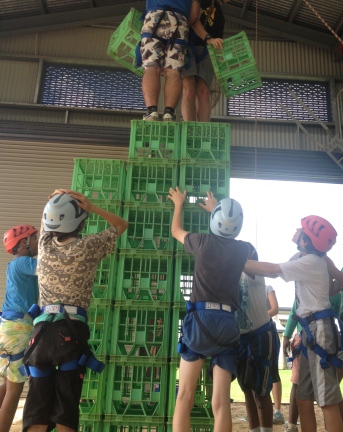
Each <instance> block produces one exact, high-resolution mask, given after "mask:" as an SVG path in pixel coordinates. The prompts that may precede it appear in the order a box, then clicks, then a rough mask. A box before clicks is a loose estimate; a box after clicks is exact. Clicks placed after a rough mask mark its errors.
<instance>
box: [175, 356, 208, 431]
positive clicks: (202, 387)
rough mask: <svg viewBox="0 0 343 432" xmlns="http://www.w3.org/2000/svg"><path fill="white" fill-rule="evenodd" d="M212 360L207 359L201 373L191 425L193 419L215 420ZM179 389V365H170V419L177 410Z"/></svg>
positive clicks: (176, 363)
mask: <svg viewBox="0 0 343 432" xmlns="http://www.w3.org/2000/svg"><path fill="white" fill-rule="evenodd" d="M210 364H211V360H210V359H207V360H206V361H205V364H204V366H203V368H202V371H201V373H200V376H199V379H198V382H197V386H196V390H195V396H194V406H193V409H192V411H191V424H192V425H193V424H194V423H193V419H196V418H197V419H203V420H210V419H212V418H213V411H212V404H211V400H212V391H213V381H212V379H211V378H210V376H209V374H208V369H209V367H210ZM178 387H179V363H178V362H173V361H172V362H171V363H170V373H169V398H168V412H167V415H168V417H172V416H173V414H174V410H175V401H176V396H177V390H178Z"/></svg>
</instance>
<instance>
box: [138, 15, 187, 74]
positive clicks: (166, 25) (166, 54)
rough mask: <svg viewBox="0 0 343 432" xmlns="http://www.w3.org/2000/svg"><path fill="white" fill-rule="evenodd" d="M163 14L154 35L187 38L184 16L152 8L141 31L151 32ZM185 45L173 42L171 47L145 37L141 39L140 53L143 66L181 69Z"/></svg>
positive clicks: (166, 38) (168, 37)
mask: <svg viewBox="0 0 343 432" xmlns="http://www.w3.org/2000/svg"><path fill="white" fill-rule="evenodd" d="M162 14H164V17H163V19H162V20H161V21H160V23H159V25H158V28H157V29H156V36H158V37H159V38H162V39H164V40H166V41H168V40H169V39H170V38H171V37H172V36H174V37H175V38H177V39H181V40H184V41H187V40H188V25H187V20H186V18H185V17H184V16H183V15H182V14H180V13H177V12H169V11H162V10H153V11H150V12H148V13H147V15H146V17H145V21H144V25H143V28H142V34H143V33H150V34H151V33H153V31H154V28H155V27H156V25H157V23H158V21H159V19H160V17H161V15H162ZM185 52H186V46H185V45H180V44H177V43H175V44H174V46H173V47H172V48H171V45H170V44H169V43H167V44H165V43H164V42H163V41H160V40H159V39H155V38H151V37H145V38H143V39H142V45H141V55H142V62H143V68H144V69H146V68H151V67H156V68H161V69H175V70H178V71H181V70H182V68H183V66H184V63H185Z"/></svg>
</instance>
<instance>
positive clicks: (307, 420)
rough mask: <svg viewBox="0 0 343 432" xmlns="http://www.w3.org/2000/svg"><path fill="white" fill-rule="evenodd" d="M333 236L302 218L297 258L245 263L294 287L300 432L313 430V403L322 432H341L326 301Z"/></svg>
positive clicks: (334, 339) (334, 338)
mask: <svg viewBox="0 0 343 432" xmlns="http://www.w3.org/2000/svg"><path fill="white" fill-rule="evenodd" d="M336 236H337V232H336V231H335V229H334V228H333V226H332V225H331V224H330V223H329V222H328V221H327V220H325V219H323V218H321V217H319V216H307V217H305V218H303V219H302V220H301V229H298V230H297V233H296V235H295V236H294V237H293V239H295V241H296V243H297V245H298V249H299V250H300V252H301V255H302V256H301V257H300V258H298V259H296V260H291V261H288V262H285V263H282V264H272V263H266V262H256V261H250V260H249V261H247V264H246V266H245V269H244V271H245V272H247V273H250V274H255V275H261V276H281V277H282V278H283V279H284V280H285V281H286V282H289V281H295V282H296V285H295V297H296V305H297V306H296V315H295V316H293V318H296V319H297V320H298V321H299V322H300V324H301V325H302V327H303V332H302V340H301V344H302V349H301V354H300V366H299V383H298V387H297V394H296V397H297V404H298V408H299V414H300V422H301V430H302V432H315V431H316V430H317V425H316V421H315V416H314V407H313V403H314V401H315V400H316V402H317V404H318V406H320V407H321V409H322V411H323V415H324V420H325V424H326V429H327V431H328V432H341V431H343V422H342V418H341V415H340V410H339V404H340V402H341V401H342V395H341V391H340V388H339V383H338V378H337V369H336V366H337V367H339V364H342V361H341V360H340V359H339V355H338V356H337V354H338V351H339V349H340V343H339V340H338V331H337V328H336V326H335V321H334V319H335V314H334V312H333V310H332V309H331V307H330V301H329V290H330V276H335V275H334V273H333V270H332V266H330V265H329V263H327V261H326V259H325V254H326V252H328V251H329V250H330V249H331V248H332V246H333V245H334V244H335V243H336ZM328 268H329V271H328ZM336 270H337V269H336ZM337 271H338V270H337ZM329 273H330V274H329ZM338 273H339V271H338Z"/></svg>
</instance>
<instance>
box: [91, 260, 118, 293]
mask: <svg viewBox="0 0 343 432" xmlns="http://www.w3.org/2000/svg"><path fill="white" fill-rule="evenodd" d="M118 262H119V255H118V254H117V253H112V254H110V255H107V256H106V257H105V258H103V259H102V260H101V261H100V263H99V264H98V267H97V269H96V274H95V278H94V285H93V290H92V299H93V300H103V301H105V300H106V299H109V300H112V299H114V298H115V293H116V285H117V272H118Z"/></svg>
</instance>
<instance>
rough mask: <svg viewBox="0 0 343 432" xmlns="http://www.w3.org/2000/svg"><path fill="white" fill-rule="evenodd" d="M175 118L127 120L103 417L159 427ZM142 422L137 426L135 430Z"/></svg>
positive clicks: (111, 422)
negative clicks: (124, 223) (126, 153)
mask: <svg viewBox="0 0 343 432" xmlns="http://www.w3.org/2000/svg"><path fill="white" fill-rule="evenodd" d="M179 149H180V124H179V123H171V122H165V123H163V122H144V121H132V122H131V136H130V147H129V159H128V163H127V175H126V183H125V190H124V205H123V218H124V219H126V220H127V221H128V222H129V227H128V229H127V231H125V233H123V235H122V236H121V243H120V253H119V262H118V270H117V285H116V294H115V305H114V314H113V321H112V324H111V335H112V344H111V347H110V351H109V359H110V367H109V376H108V381H107V387H106V398H105V399H106V402H105V407H104V423H105V424H106V425H107V426H106V427H108V428H109V430H111V431H112V430H118V431H119V430H122V429H120V425H125V426H126V428H127V429H125V430H132V431H136V430H142V431H143V430H144V431H149V430H151V431H156V432H157V431H160V432H162V431H163V430H164V428H165V416H166V410H167V399H168V395H169V393H168V377H169V363H170V361H169V358H170V337H171V332H170V326H171V322H172V308H171V305H172V297H173V296H172V289H173V280H172V275H173V271H174V268H173V266H174V249H175V242H174V239H173V238H172V236H171V232H170V229H171V221H172V216H173V204H172V203H171V202H170V200H168V199H167V196H168V194H169V188H170V187H175V186H176V185H177V181H178V157H179ZM137 425H140V427H142V429H136V427H137Z"/></svg>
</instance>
